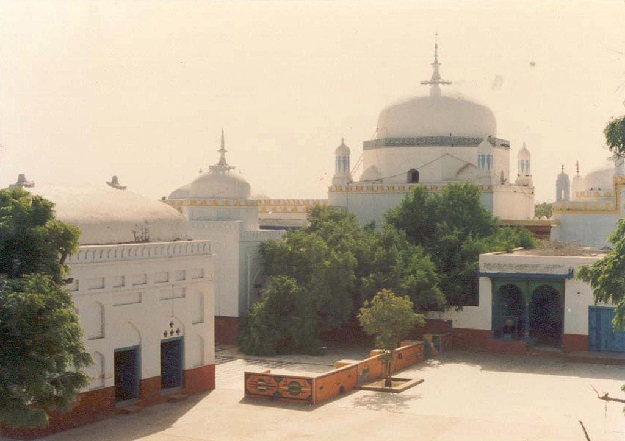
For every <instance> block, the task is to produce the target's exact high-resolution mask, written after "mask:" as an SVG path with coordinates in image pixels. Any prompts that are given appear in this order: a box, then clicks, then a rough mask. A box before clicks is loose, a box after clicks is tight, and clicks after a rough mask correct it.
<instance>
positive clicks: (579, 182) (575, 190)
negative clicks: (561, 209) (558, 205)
mask: <svg viewBox="0 0 625 441" xmlns="http://www.w3.org/2000/svg"><path fill="white" fill-rule="evenodd" d="M575 171H576V174H575V176H573V181H572V183H571V193H572V194H571V199H572V200H574V201H576V200H578V199H579V194H580V193H583V191H584V178H583V177H582V176H581V175H580V174H579V161H577V162H575Z"/></svg>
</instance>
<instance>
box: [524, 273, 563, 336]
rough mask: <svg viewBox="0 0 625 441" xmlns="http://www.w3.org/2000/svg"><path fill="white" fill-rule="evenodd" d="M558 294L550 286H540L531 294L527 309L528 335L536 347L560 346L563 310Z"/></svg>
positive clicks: (560, 297)
mask: <svg viewBox="0 0 625 441" xmlns="http://www.w3.org/2000/svg"><path fill="white" fill-rule="evenodd" d="M562 304H563V302H562V296H561V295H560V292H559V291H558V290H557V289H555V288H554V287H553V286H550V285H541V286H539V287H538V288H536V289H535V290H534V291H533V292H532V301H531V302H530V307H529V334H530V338H531V339H532V341H533V342H534V343H535V344H536V345H544V346H559V345H561V344H562V331H563V328H564V327H563V323H564V314H563V313H564V308H563V305H562Z"/></svg>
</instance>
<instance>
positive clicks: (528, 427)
mask: <svg viewBox="0 0 625 441" xmlns="http://www.w3.org/2000/svg"><path fill="white" fill-rule="evenodd" d="M367 352H368V351H367V350H365V349H364V348H348V347H343V348H328V351H327V353H326V354H325V355H323V356H319V357H306V356H282V357H273V358H268V359H260V358H248V359H245V358H243V357H242V356H241V355H240V354H239V353H238V352H237V351H236V349H235V348H220V349H219V350H218V352H217V368H216V372H217V387H216V389H215V390H214V391H212V392H210V393H208V394H204V395H200V396H192V397H189V398H188V399H186V400H184V401H182V402H178V403H166V404H163V405H160V406H155V407H150V408H146V409H144V410H142V411H141V412H139V413H136V414H132V415H119V416H115V417H113V418H110V419H108V420H105V421H101V422H99V423H96V424H92V425H90V426H85V427H81V428H78V429H75V430H72V431H68V432H64V433H60V434H56V435H54V436H50V437H47V438H44V439H45V440H49V441H79V440H80V441H83V440H87V441H112V440H115V441H135V440H144V441H198V440H210V441H229V440H237V441H246V440H249V441H260V440H262V441H272V440H387V439H392V440H393V441H400V440H411V441H412V440H581V441H585V436H584V433H583V431H582V428H581V426H580V423H579V420H582V421H583V423H584V425H585V427H586V429H587V431H588V435H589V437H590V439H591V440H592V441H601V440H606V441H618V440H622V441H625V414H623V407H624V405H623V404H622V403H616V402H609V403H607V405H606V403H605V402H604V401H601V400H599V399H597V395H596V394H595V392H594V391H593V390H592V388H591V386H592V387H594V388H595V389H597V390H598V391H599V392H601V393H605V392H608V393H609V394H610V396H612V397H620V398H623V397H624V396H625V392H621V390H620V388H621V385H622V384H623V383H625V368H624V367H623V366H606V365H600V364H581V363H571V362H567V361H565V360H562V359H559V358H543V357H536V356H509V355H492V354H483V353H471V352H459V351H455V352H450V353H447V354H443V355H441V356H439V357H437V358H436V359H431V360H428V361H426V362H424V363H421V364H418V365H416V366H413V367H412V368H409V369H405V370H403V371H402V372H401V376H402V377H414V378H424V379H425V382H424V383H422V384H420V385H418V386H416V387H414V388H411V389H408V390H406V391H404V392H402V393H400V394H385V393H380V392H370V391H352V392H349V393H347V394H346V395H344V396H342V397H339V398H337V399H335V400H333V401H330V402H327V403H324V404H321V405H318V406H308V405H294V404H285V403H277V402H271V401H262V400H261V401H259V400H250V399H243V372H244V371H245V370H248V371H253V370H261V369H262V370H265V369H272V370H273V371H288V372H293V373H296V372H299V373H303V372H310V373H312V372H324V371H327V370H329V369H331V366H332V364H333V362H334V361H336V360H338V359H342V358H350V359H358V358H363V357H365V356H366V355H367Z"/></svg>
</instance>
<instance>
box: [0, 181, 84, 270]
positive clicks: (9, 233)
mask: <svg viewBox="0 0 625 441" xmlns="http://www.w3.org/2000/svg"><path fill="white" fill-rule="evenodd" d="M53 207H54V204H53V203H52V202H50V201H48V200H46V199H44V198H42V197H41V196H35V195H31V194H30V193H28V192H26V191H24V190H22V189H19V188H16V189H10V190H2V191H0V274H4V275H5V276H6V277H8V278H14V277H20V276H22V275H24V274H34V273H43V274H48V275H50V276H51V277H52V278H53V279H54V280H55V281H56V282H60V281H61V277H62V271H63V270H64V269H65V268H64V266H63V263H64V261H65V258H66V257H67V256H68V255H69V254H70V253H71V252H72V251H74V250H75V249H77V247H78V236H79V231H78V229H77V228H76V227H74V226H71V225H67V224H65V223H63V222H61V221H58V220H56V219H55V218H54V211H53Z"/></svg>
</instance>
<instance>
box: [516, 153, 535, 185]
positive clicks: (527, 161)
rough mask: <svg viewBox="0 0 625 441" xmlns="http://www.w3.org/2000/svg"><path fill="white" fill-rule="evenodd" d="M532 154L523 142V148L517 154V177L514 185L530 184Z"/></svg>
mask: <svg viewBox="0 0 625 441" xmlns="http://www.w3.org/2000/svg"><path fill="white" fill-rule="evenodd" d="M531 159H532V155H531V154H530V151H529V150H528V149H527V145H526V144H525V143H523V148H522V149H521V150H520V151H519V153H518V155H517V164H518V168H517V178H516V181H515V183H516V185H525V186H529V187H531V186H532V168H531Z"/></svg>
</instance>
